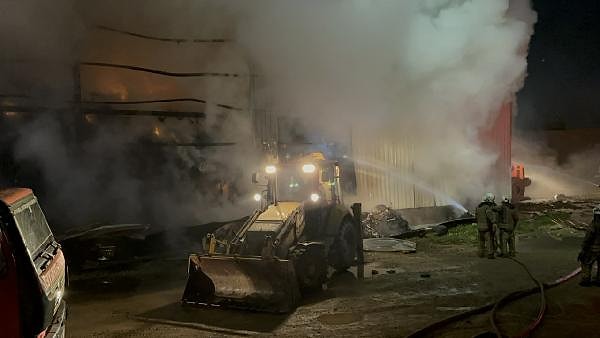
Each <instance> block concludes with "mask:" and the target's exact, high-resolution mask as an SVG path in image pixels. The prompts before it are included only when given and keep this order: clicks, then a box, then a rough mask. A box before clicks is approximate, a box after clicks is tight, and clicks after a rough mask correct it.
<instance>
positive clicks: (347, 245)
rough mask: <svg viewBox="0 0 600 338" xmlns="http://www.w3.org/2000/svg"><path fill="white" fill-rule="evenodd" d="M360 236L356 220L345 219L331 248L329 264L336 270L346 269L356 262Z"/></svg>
mask: <svg viewBox="0 0 600 338" xmlns="http://www.w3.org/2000/svg"><path fill="white" fill-rule="evenodd" d="M357 239H358V236H357V234H356V229H355V226H354V222H352V220H350V219H344V220H343V221H342V225H341V226H340V229H339V231H338V235H337V237H336V238H335V241H334V242H333V245H332V246H331V249H330V250H329V265H331V267H332V268H334V269H335V270H336V271H345V270H347V269H348V268H349V267H350V266H352V265H353V264H354V261H355V258H356V247H357V245H356V241H357Z"/></svg>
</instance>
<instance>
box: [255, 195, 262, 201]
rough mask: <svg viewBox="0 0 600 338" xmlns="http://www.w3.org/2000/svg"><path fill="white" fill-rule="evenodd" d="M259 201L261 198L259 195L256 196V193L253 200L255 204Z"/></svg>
mask: <svg viewBox="0 0 600 338" xmlns="http://www.w3.org/2000/svg"><path fill="white" fill-rule="evenodd" d="M261 199H262V196H261V195H260V194H258V193H257V194H254V200H255V201H256V202H260V200H261Z"/></svg>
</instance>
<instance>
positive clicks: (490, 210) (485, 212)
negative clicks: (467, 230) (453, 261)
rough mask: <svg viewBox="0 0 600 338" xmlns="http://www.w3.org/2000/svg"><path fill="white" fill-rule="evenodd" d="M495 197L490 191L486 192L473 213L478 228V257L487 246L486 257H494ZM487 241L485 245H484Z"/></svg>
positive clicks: (481, 255)
mask: <svg viewBox="0 0 600 338" xmlns="http://www.w3.org/2000/svg"><path fill="white" fill-rule="evenodd" d="M495 200H496V197H495V196H494V194H492V193H487V194H485V196H484V197H483V202H481V203H480V204H479V206H477V209H476V210H475V215H476V217H477V227H478V230H479V251H478V255H479V257H484V256H485V253H486V246H487V257H488V258H489V259H493V258H494V252H495V250H496V232H495V228H494V227H495V225H496V220H497V212H496V208H497V206H496V203H495V202H494V201H495ZM486 243H487V245H486Z"/></svg>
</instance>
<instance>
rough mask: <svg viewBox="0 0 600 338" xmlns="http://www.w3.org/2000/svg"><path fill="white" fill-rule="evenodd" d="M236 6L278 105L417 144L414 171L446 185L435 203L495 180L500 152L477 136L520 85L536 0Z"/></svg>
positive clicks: (365, 137) (367, 135)
mask: <svg viewBox="0 0 600 338" xmlns="http://www.w3.org/2000/svg"><path fill="white" fill-rule="evenodd" d="M232 8H237V9H238V10H239V11H240V13H239V18H240V19H239V24H238V25H239V26H238V30H237V32H238V39H239V41H240V43H241V44H242V45H243V46H244V47H245V48H246V49H247V50H248V53H249V55H251V56H252V58H253V60H254V62H256V64H257V71H258V73H259V74H260V75H261V77H262V78H259V82H260V83H261V84H262V87H261V89H262V91H261V94H262V95H263V96H264V97H268V102H269V103H270V104H272V107H273V108H274V109H276V110H277V111H283V112H289V113H290V114H293V115H295V116H301V117H302V118H303V120H304V121H308V127H309V128H311V129H315V130H319V131H320V132H321V134H324V135H329V137H332V138H336V137H337V138H338V139H343V137H344V135H346V137H347V135H348V134H350V133H352V134H353V137H354V140H355V142H363V143H373V144H377V143H379V144H381V143H383V144H401V145H402V144H410V147H407V148H410V149H411V151H412V168H411V170H412V172H414V173H417V175H418V177H417V178H416V179H415V180H418V181H420V182H426V185H429V186H431V187H434V189H433V190H437V191H439V195H441V196H438V200H443V199H444V198H443V197H444V195H447V196H450V198H451V199H459V200H460V201H462V202H464V201H466V200H469V199H479V198H480V196H481V194H482V193H483V192H484V191H485V190H486V189H494V186H493V183H492V182H489V181H487V180H488V178H489V174H488V173H489V172H490V171H491V170H492V167H493V166H494V165H495V160H496V158H497V156H498V154H496V153H493V152H490V151H488V150H485V149H484V148H483V147H482V146H481V142H480V140H479V133H480V132H481V131H483V130H486V129H487V128H489V127H490V126H491V124H492V123H493V121H494V120H495V118H496V116H497V112H498V111H499V109H500V107H501V105H502V104H503V103H505V102H510V101H512V100H513V98H514V94H515V93H516V92H517V91H518V90H519V89H520V88H521V86H522V83H523V79H524V76H525V73H526V66H527V64H526V52H527V46H528V43H529V39H530V36H531V34H532V32H533V23H534V22H535V20H536V15H535V13H534V12H533V11H532V10H531V8H530V4H529V1H526V0H523V1H508V0H500V1H497V0H477V1H474V0H471V1H469V0H435V1H376V0H368V1H365V0H360V1H341V0H339V1H335V0H332V1H316V0H308V1H275V0H262V1H253V2H251V3H249V2H241V4H240V3H239V2H236V6H232ZM240 8H241V9H240ZM381 140H382V141H381ZM375 148H377V147H375ZM357 160H363V161H365V162H370V158H368V157H367V158H363V159H357ZM371 164H372V165H375V166H379V165H378V164H377V163H371ZM388 164H389V163H388ZM383 170H386V168H385V167H384V168H383ZM506 172H507V175H508V168H506ZM398 174H399V175H400V176H401V177H407V173H405V172H400V173H398ZM408 180H411V179H410V178H409V179H408ZM440 182H441V183H440ZM504 188H505V189H503V191H502V192H504V193H506V192H507V191H506V188H507V187H504ZM508 189H509V188H508ZM436 194H437V193H436ZM363 197H364V196H363ZM364 202H367V201H364ZM375 202H385V201H375Z"/></svg>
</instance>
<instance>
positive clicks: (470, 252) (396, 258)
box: [67, 205, 600, 337]
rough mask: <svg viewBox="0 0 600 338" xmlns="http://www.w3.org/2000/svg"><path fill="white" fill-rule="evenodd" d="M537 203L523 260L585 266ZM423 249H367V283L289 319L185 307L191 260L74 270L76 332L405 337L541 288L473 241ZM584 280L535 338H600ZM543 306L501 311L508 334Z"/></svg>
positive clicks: (459, 326)
mask: <svg viewBox="0 0 600 338" xmlns="http://www.w3.org/2000/svg"><path fill="white" fill-rule="evenodd" d="M586 207H587V205H586ZM526 209H527V208H526ZM529 209H535V212H537V213H539V214H535V215H533V216H532V215H530V214H529V215H524V217H531V218H532V220H530V221H529V222H530V223H531V224H529V225H528V226H527V225H525V226H524V228H525V229H527V231H525V232H526V233H523V234H520V235H519V237H518V243H517V250H518V252H519V254H518V259H520V260H521V261H523V262H524V263H525V264H527V265H528V266H529V268H530V270H531V272H532V273H533V274H534V275H535V276H536V277H537V278H538V279H539V280H541V281H544V282H549V281H553V280H555V279H557V278H558V277H560V276H563V275H566V274H568V273H570V272H571V271H573V270H574V269H576V268H577V266H578V264H577V262H576V257H577V252H578V251H579V247H580V243H581V238H582V236H583V233H582V232H581V231H579V230H574V229H573V228H572V227H569V226H563V227H562V228H560V229H559V228H558V225H557V224H546V223H548V221H547V220H545V219H543V218H542V219H540V221H538V222H537V223H536V220H535V219H534V218H535V217H543V216H545V215H547V213H550V212H551V210H554V209H551V210H550V209H548V210H544V209H543V208H538V207H536V208H529ZM529 209H527V210H528V211H527V212H530V211H531V210H529ZM584 209H585V208H582V209H581V210H584ZM570 212H571V214H569V213H570ZM565 213H566V214H568V215H570V216H564V214H561V215H562V217H571V216H572V217H573V218H577V217H580V216H579V213H580V209H573V208H570V209H569V210H567V211H565ZM584 216H585V217H587V214H586V215H584ZM584 216H581V217H582V220H583V219H584ZM551 218H553V219H555V220H556V218H555V217H551ZM563 221H564V219H561V220H559V223H560V222H563ZM549 223H554V222H553V221H550V222H549ZM564 223H566V222H564ZM577 224H579V223H577ZM534 227H536V228H534ZM417 245H418V246H417V253H414V254H400V253H367V255H366V260H367V265H366V268H365V269H366V278H365V279H364V280H357V279H356V278H355V277H354V274H353V273H350V272H349V273H345V274H341V275H336V276H333V277H332V278H331V280H330V282H329V283H328V288H327V290H325V291H324V292H321V293H317V294H313V295H308V296H307V297H306V298H305V300H304V301H303V304H302V305H301V306H300V307H299V308H298V309H297V310H296V311H295V312H294V313H292V314H289V315H271V314H264V313H253V312H244V311H231V310H221V309H207V308H191V307H182V306H181V304H180V303H179V299H180V296H181V294H182V291H183V287H184V285H185V279H186V260H185V259H183V258H178V257H177V258H171V259H169V258H165V259H161V260H155V261H151V262H146V263H144V264H141V265H137V266H131V267H129V268H127V269H120V270H119V271H115V270H113V271H97V272H91V273H86V274H82V275H78V276H74V277H73V279H72V281H71V285H70V288H69V290H68V295H67V297H68V302H69V305H70V310H69V319H68V323H67V335H68V336H69V337H188V336H189V337H192V336H193V337H198V336H206V337H211V336H214V337H221V336H230V335H234V336H235V335H259V336H288V337H299V336H303V337H304V336H352V337H402V336H406V335H408V334H410V333H411V332H414V331H415V330H417V329H419V328H422V327H424V326H426V325H427V324H428V323H431V322H434V321H436V320H439V319H443V318H445V317H448V316H450V315H453V314H456V313H459V312H462V311H466V310H470V309H472V308H474V307H478V306H481V305H483V304H486V303H489V302H493V301H497V300H498V299H499V298H501V297H502V296H503V295H505V294H506V293H508V292H511V291H515V290H518V289H523V288H530V287H533V286H534V284H533V282H532V281H531V279H529V277H528V276H527V274H526V272H525V271H524V270H523V269H522V268H521V267H520V266H519V265H517V264H516V263H515V262H513V261H511V260H509V259H500V258H498V259H494V260H489V259H481V258H478V257H476V255H475V246H474V245H473V244H472V243H470V242H457V243H453V242H451V241H450V242H444V241H440V240H439V239H436V238H429V237H427V238H422V239H418V240H417ZM577 282H578V278H576V279H574V280H572V281H569V282H567V283H565V284H563V285H561V286H559V287H557V288H555V289H552V290H549V291H548V292H547V301H548V310H547V314H546V317H545V318H544V321H543V323H542V326H541V327H540V328H539V329H538V330H537V331H536V332H535V333H534V336H535V337H571V336H580V337H600V323H599V322H598V321H597V318H598V315H599V314H600V287H592V288H581V287H579V286H578V285H577ZM538 304H539V295H532V296H529V297H527V298H525V299H523V300H521V301H518V302H515V303H513V304H510V305H509V306H507V307H505V308H503V309H501V311H500V312H499V320H500V324H501V326H502V329H503V331H504V332H506V333H509V334H510V333H512V334H514V333H516V332H517V330H519V329H520V328H522V327H523V326H525V325H526V324H527V323H529V322H530V321H531V320H533V319H534V318H535V316H536V314H537V307H538ZM490 330H491V326H490V324H489V317H488V316H487V314H485V315H479V316H475V317H472V318H469V319H468V320H465V321H461V322H458V323H455V324H452V325H450V326H447V327H444V328H443V329H441V330H439V331H436V332H435V333H433V335H432V336H435V337H472V336H474V335H476V334H479V333H482V332H485V331H490Z"/></svg>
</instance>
